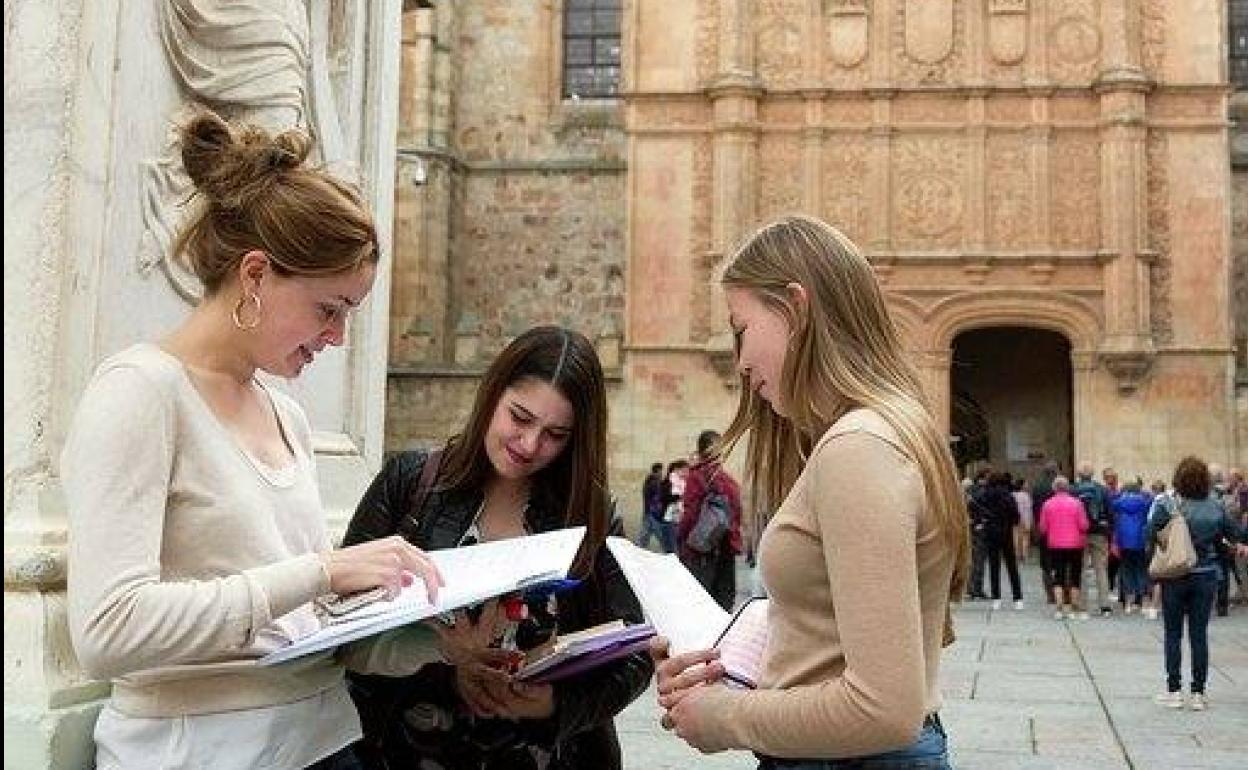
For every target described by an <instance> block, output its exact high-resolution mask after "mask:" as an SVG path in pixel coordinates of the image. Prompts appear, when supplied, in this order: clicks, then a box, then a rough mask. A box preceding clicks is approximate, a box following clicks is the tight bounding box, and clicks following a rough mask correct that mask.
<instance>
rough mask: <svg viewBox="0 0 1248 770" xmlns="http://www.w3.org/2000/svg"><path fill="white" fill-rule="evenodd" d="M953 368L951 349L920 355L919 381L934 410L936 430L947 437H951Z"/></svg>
mask: <svg viewBox="0 0 1248 770" xmlns="http://www.w3.org/2000/svg"><path fill="white" fill-rule="evenodd" d="M952 366H953V350H952V349H950V348H945V349H944V350H924V351H920V352H919V353H918V370H919V379H920V380H921V381H922V383H923V392H924V394H925V395H926V396H927V403H928V406H929V407H930V408H931V410H932V418H933V419H934V420H935V421H936V429H937V430H939V431H940V432H941V433H942V434H943V435H945V436H948V435H949V419H950V414H949V408H950V401H951V395H950V390H951V388H952V383H951V382H950V381H949V373H950V369H951V368H952Z"/></svg>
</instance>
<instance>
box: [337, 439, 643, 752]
mask: <svg viewBox="0 0 1248 770" xmlns="http://www.w3.org/2000/svg"><path fill="white" fill-rule="evenodd" d="M427 458H428V453H427V452H424V451H414V452H404V453H401V454H398V455H396V456H394V457H393V458H391V459H390V460H389V461H388V462H387V463H386V465H385V467H384V468H382V471H381V473H380V474H378V476H377V478H375V479H374V480H373V483H372V484H371V485H370V486H369V488H368V491H367V492H365V494H364V497H363V499H362V500H361V501H360V504H359V506H358V507H357V508H356V511H355V516H354V517H353V518H352V520H351V524H350V526H349V527H348V528H347V534H346V537H345V538H344V540H343V545H354V544H357V543H362V542H365V541H368V540H375V539H377V538H381V537H387V536H389V535H393V534H396V533H397V534H399V535H402V536H403V538H404V539H406V540H407V541H408V542H410V543H412V544H414V545H416V546H417V547H419V548H422V549H425V550H430V551H433V550H439V549H443V548H453V547H455V545H456V544H457V543H459V542H460V538H461V537H462V536H463V534H464V533H465V532H466V531H467V530H468V528H469V527H470V526H471V525H472V520H473V517H474V516H475V515H476V512H477V510H478V509H479V507H480V506H481V503H482V500H483V498H484V493H483V491H480V490H472V491H469V492H457V491H453V490H446V491H443V490H438V489H437V488H436V484H435V486H434V489H433V490H432V491H431V492H430V493H429V494H428V497H427V498H426V500H425V503H424V505H423V506H422V511H418V512H413V511H411V510H410V509H411V505H412V498H413V493H414V491H415V487H416V484H417V483H418V480H419V479H420V474H421V471H422V470H423V469H424V467H425V461H426V459H427ZM527 525H528V527H529V531H531V532H549V531H551V530H554V529H558V528H560V527H562V526H563V521H562V520H561V518H560V514H559V513H558V512H554V511H550V510H545V509H543V508H542V507H541V506H539V505H538V503H537V501H531V503H530V506H529V510H528V514H527ZM610 534H613V535H622V534H623V526H622V524H621V522H620V521H619V519H618V518H617V519H613V520H612V522H611V528H610ZM558 604H559V621H558V622H559V631H560V632H561V633H568V632H572V631H577V630H580V629H584V628H590V627H592V626H595V625H598V624H600V623H605V622H607V621H610V620H614V619H616V618H623V619H624V620H625V621H626V622H629V623H639V622H641V621H642V619H643V617H642V613H641V608H640V605H639V604H638V603H637V598H636V597H635V596H634V595H633V592H632V590H631V589H630V588H629V586H628V583H627V581H626V580H625V579H624V574H623V572H622V571H621V570H620V567H619V565H618V564H616V562H615V559H614V558H613V557H612V556H611V552H610V551H609V550H607V548H605V547H601V546H600V547H599V549H598V551H597V553H596V555H595V558H594V564H593V567H592V570H591V573H590V575H589V577H588V578H587V579H586V580H584V581H583V582H582V584H581V585H580V586H578V587H577V588H576V589H574V590H572V591H570V592H569V593H567V594H560V595H559V597H558ZM432 665H444V664H432ZM448 668H449V667H448ZM653 672H654V665H653V663H652V661H651V660H650V658H649V656H648V655H646V654H644V653H639V654H636V655H631V656H629V657H627V658H623V659H621V660H619V661H615V662H613V663H610V664H607V665H605V666H601V667H599V668H597V669H594V670H592V671H588V672H586V673H584V674H581V675H578V676H574V677H571V678H569V679H566V680H563V681H560V682H557V683H555V685H554V693H555V714H554V716H552V717H551V718H549V719H545V720H526V721H525V722H523V723H522V724H523V725H524V728H525V730H526V732H527V733H528V734H529V735H531V736H532V740H533V741H534V743H536V744H537V745H543V746H553V747H554V748H555V751H556V757H557V758H558V760H557V766H560V767H584V768H605V769H606V770H611V769H613V768H619V767H621V764H622V763H621V758H620V746H619V741H618V739H617V737H616V733H615V725H614V723H613V721H612V720H613V718H614V717H615V715H616V714H617V713H619V712H620V711H621V710H623V709H624V707H625V706H627V705H628V704H629V703H631V702H632V701H633V700H634V699H636V698H637V696H639V695H640V694H641V693H642V692H644V691H645V690H646V688H647V686H648V685H649V682H650V677H651V675H652V674H653Z"/></svg>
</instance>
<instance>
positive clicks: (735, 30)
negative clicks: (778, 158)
mask: <svg viewBox="0 0 1248 770" xmlns="http://www.w3.org/2000/svg"><path fill="white" fill-rule="evenodd" d="M751 9H752V6H751V4H750V3H749V2H748V0H726V1H725V2H724V3H722V5H721V7H720V29H719V72H718V74H717V75H716V77H715V79H714V81H713V82H712V83H711V85H710V87H709V88H708V89H707V93H708V95H709V96H710V99H711V106H712V116H713V117H712V130H713V139H712V142H713V146H712V158H713V159H712V165H713V167H714V172H713V176H712V183H711V185H712V205H711V250H712V252H714V253H717V254H719V255H721V258H724V257H726V256H727V255H728V253H729V252H730V251H731V249H732V247H733V245H735V243H736V242H737V240H738V239H739V238H740V237H741V236H742V235H743V232H742V228H743V227H748V226H749V225H750V223H752V222H754V217H755V207H754V202H755V200H756V199H757V197H758V190H757V181H758V174H757V166H758V100H759V98H760V97H761V96H762V87H761V86H760V84H759V83H758V79H757V77H756V76H755V72H754V29H753V25H752V23H751V21H752V11H751ZM710 328H711V336H710V339H709V340H708V342H707V349H708V351H709V352H710V353H711V354H712V356H713V357H723V356H724V355H725V354H730V353H731V352H732V350H733V347H732V335H731V332H730V330H729V328H728V311H727V310H726V309H725V307H724V301H723V297H722V291H721V289H720V288H719V276H718V275H717V274H713V275H712V276H711V325H710Z"/></svg>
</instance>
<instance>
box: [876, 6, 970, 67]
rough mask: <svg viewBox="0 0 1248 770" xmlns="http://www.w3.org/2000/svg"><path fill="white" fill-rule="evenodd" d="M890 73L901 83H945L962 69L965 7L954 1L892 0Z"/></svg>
mask: <svg viewBox="0 0 1248 770" xmlns="http://www.w3.org/2000/svg"><path fill="white" fill-rule="evenodd" d="M894 14H895V16H894V17H893V41H892V44H893V45H892V53H893V76H894V78H895V79H896V80H898V81H899V82H901V83H903V84H927V83H949V82H951V81H953V80H954V79H956V78H957V77H958V75H960V74H961V71H962V58H963V55H964V54H963V46H964V43H963V41H964V40H965V37H966V34H965V29H966V19H965V15H966V9H965V8H964V7H963V6H962V5H961V4H959V3H955V2H954V0H896V2H895V4H894Z"/></svg>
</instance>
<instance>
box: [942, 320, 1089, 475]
mask: <svg viewBox="0 0 1248 770" xmlns="http://www.w3.org/2000/svg"><path fill="white" fill-rule="evenodd" d="M949 392H950V396H951V397H950V416H949V425H950V432H951V433H952V435H953V452H954V458H955V459H956V460H957V462H958V467H959V469H960V470H961V472H962V474H963V476H970V475H973V474H974V472H975V471H976V470H977V469H978V468H980V467H982V466H984V465H991V466H992V467H993V468H994V469H998V470H1003V471H1009V472H1010V473H1011V474H1013V475H1015V476H1020V475H1021V476H1023V477H1026V478H1028V479H1034V478H1035V477H1036V476H1037V475H1038V474H1039V471H1040V469H1041V468H1042V467H1043V466H1044V464H1045V463H1046V462H1048V461H1050V460H1052V461H1056V462H1057V463H1058V465H1059V466H1061V468H1062V470H1063V471H1065V472H1067V473H1069V472H1070V467H1071V460H1072V457H1073V454H1074V420H1073V408H1072V401H1073V397H1072V377H1071V365H1070V343H1069V342H1068V341H1067V340H1066V338H1065V337H1063V336H1062V335H1061V334H1058V333H1057V332H1051V331H1047V330H1044V329H1032V328H1027V327H1016V326H998V327H990V328H986V329H974V330H971V331H966V332H963V333H961V334H959V335H958V336H957V337H956V338H955V339H954V341H953V363H952V366H951V367H950V383H949Z"/></svg>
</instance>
